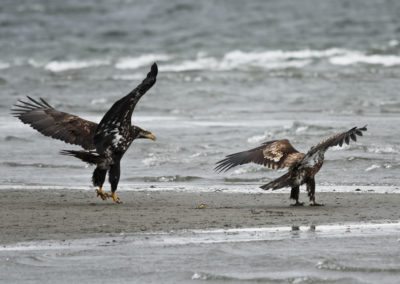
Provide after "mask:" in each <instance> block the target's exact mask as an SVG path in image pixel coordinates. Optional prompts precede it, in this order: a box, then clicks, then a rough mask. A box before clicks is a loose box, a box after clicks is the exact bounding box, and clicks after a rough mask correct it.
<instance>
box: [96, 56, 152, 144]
mask: <svg viewBox="0 0 400 284" xmlns="http://www.w3.org/2000/svg"><path fill="white" fill-rule="evenodd" d="M157 73H158V67H157V64H156V63H154V64H153V65H152V66H151V70H150V72H149V73H148V74H147V76H146V78H145V79H144V80H143V81H142V83H140V84H139V85H138V86H137V87H136V88H135V89H134V90H133V91H131V92H130V93H129V94H128V95H126V96H125V97H123V98H122V99H120V100H118V101H117V102H115V103H114V104H113V106H112V107H111V108H110V109H109V110H108V111H107V113H106V114H105V115H104V117H103V118H102V120H101V121H100V123H99V126H98V127H97V130H96V134H95V137H94V141H95V144H96V145H97V146H98V148H99V147H100V148H102V147H104V146H105V145H104V143H103V142H104V141H105V140H107V141H111V140H113V139H114V138H115V137H114V136H115V135H119V129H120V128H121V126H123V125H126V126H128V125H129V126H130V125H131V116H132V113H133V110H134V109H135V106H136V104H137V102H138V101H139V99H140V98H141V97H142V96H143V95H144V94H145V93H146V92H147V91H148V90H149V89H150V88H151V87H152V86H153V85H154V84H155V82H156V78H157ZM100 144H101V145H100Z"/></svg>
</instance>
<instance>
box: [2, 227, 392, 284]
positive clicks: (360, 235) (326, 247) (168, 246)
mask: <svg viewBox="0 0 400 284" xmlns="http://www.w3.org/2000/svg"><path fill="white" fill-rule="evenodd" d="M399 233H400V226H399V223H392V224H347V225H331V226H317V227H315V226H310V227H296V226H293V227H292V228H290V227H277V228H244V229H230V230H210V231H198V230H197V231H179V232H169V233H150V234H146V233H144V234H135V235H124V234H120V235H116V236H110V237H106V238H97V239H83V240H75V241H69V240H65V241H46V242H30V243H21V244H17V245H12V246H5V247H2V248H0V264H1V265H0V275H2V279H1V280H2V281H3V282H4V283H10V282H19V281H24V282H25V283H26V282H29V283H54V281H57V283H67V282H71V281H72V282H75V281H84V282H85V283H95V282H98V281H99V279H101V280H100V282H107V281H112V282H114V283H143V282H147V283H161V282H162V283H187V282H190V281H191V280H192V281H193V282H197V281H198V282H206V283H207V282H210V283H254V282H256V283H258V282H262V283H321V282H324V283H378V282H379V283H396V281H397V280H398V278H399V277H400V266H399V263H400V258H399V256H400V254H399V252H400V250H399V239H398V237H399Z"/></svg>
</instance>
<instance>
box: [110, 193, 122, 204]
mask: <svg viewBox="0 0 400 284" xmlns="http://www.w3.org/2000/svg"><path fill="white" fill-rule="evenodd" d="M111 198H112V200H113V201H114V202H115V203H117V204H121V203H122V201H121V199H119V197H118V196H117V194H116V193H115V192H113V193H111Z"/></svg>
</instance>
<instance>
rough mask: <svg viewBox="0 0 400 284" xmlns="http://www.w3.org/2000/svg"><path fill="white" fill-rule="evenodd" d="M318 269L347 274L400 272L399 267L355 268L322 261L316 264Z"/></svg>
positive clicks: (333, 261) (335, 262) (330, 261)
mask: <svg viewBox="0 0 400 284" xmlns="http://www.w3.org/2000/svg"><path fill="white" fill-rule="evenodd" d="M316 267H317V268H318V269H324V270H333V271H347V272H367V273H372V272H391V273H398V272H400V267H357V266H349V265H344V264H340V263H339V262H337V261H335V260H323V261H320V262H318V263H317V265H316Z"/></svg>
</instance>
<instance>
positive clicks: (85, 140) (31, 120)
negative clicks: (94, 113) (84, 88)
mask: <svg viewBox="0 0 400 284" xmlns="http://www.w3.org/2000/svg"><path fill="white" fill-rule="evenodd" d="M27 98H28V100H26V101H22V100H19V101H18V103H17V104H15V105H14V108H13V109H12V110H11V111H12V114H13V115H14V116H15V117H17V118H19V119H20V120H21V121H22V122H23V123H25V124H28V125H30V126H31V127H32V128H34V129H36V130H37V131H39V132H40V133H42V134H43V135H45V136H49V137H52V138H54V139H58V140H61V141H64V142H66V143H69V144H74V145H79V146H81V147H82V148H84V149H86V150H92V149H94V148H95V145H94V143H93V137H94V133H95V131H96V128H97V123H94V122H91V121H88V120H85V119H82V118H80V117H78V116H76V115H72V114H69V113H66V112H61V111H58V110H56V109H55V108H53V107H52V106H51V105H50V104H48V103H47V102H46V101H45V100H44V99H42V98H40V101H38V100H35V99H33V98H31V97H27Z"/></svg>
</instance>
